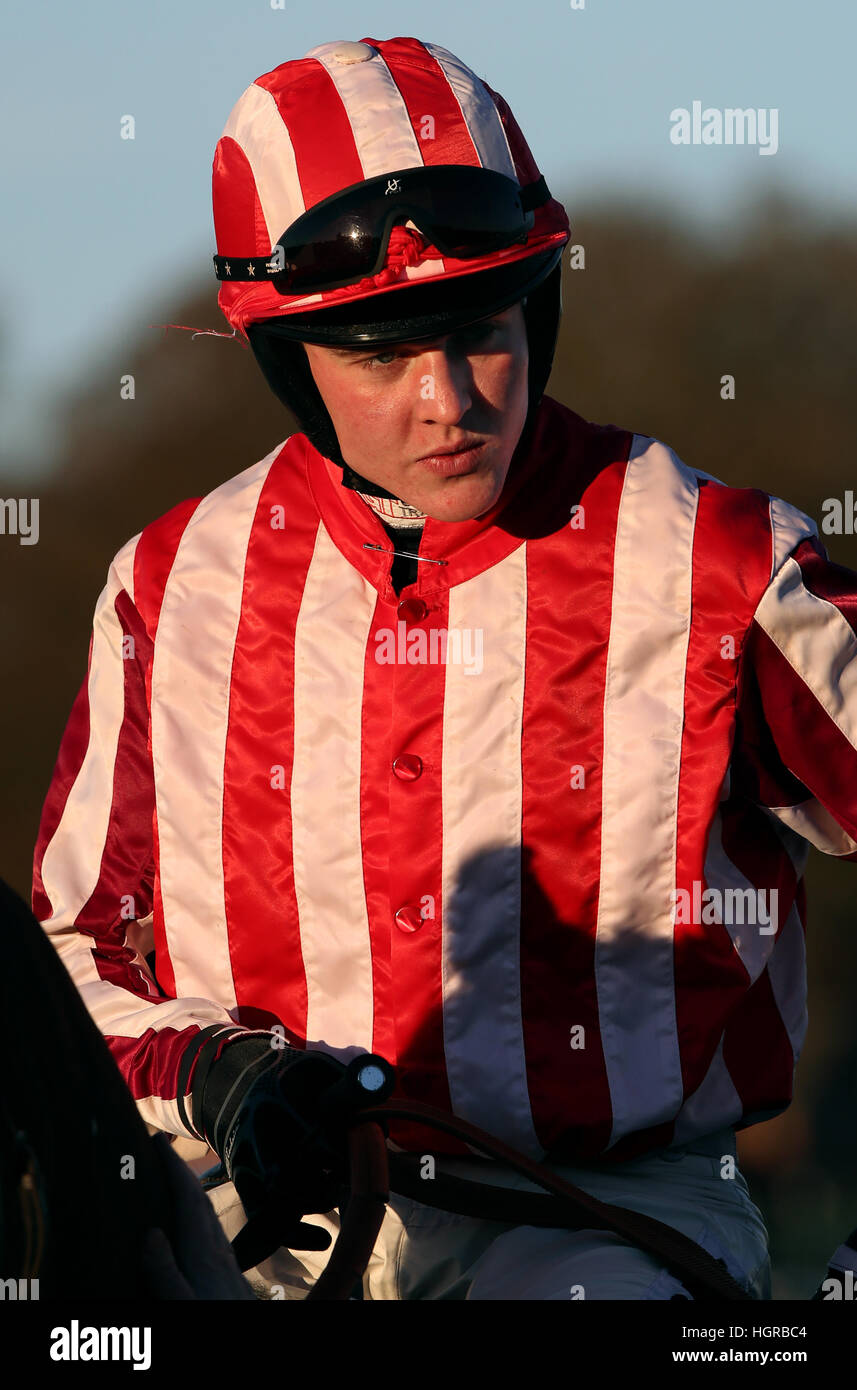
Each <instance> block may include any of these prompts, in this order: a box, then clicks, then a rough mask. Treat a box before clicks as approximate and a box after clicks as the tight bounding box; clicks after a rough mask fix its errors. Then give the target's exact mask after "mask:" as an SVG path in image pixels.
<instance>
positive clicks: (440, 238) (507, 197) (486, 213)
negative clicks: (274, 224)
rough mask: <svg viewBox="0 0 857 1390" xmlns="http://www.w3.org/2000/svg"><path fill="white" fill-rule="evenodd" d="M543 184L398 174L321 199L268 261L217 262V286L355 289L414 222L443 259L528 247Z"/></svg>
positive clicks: (489, 176)
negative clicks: (396, 234) (396, 233)
mask: <svg viewBox="0 0 857 1390" xmlns="http://www.w3.org/2000/svg"><path fill="white" fill-rule="evenodd" d="M550 196H551V195H550V193H549V191H548V186H547V184H546V183H545V180H544V178H543V177H541V178H538V179H536V180H535V182H534V183H530V184H527V185H526V186H525V187H524V188H521V187H520V186H519V185H518V184H517V183H516V182H515V180H514V179H511V178H508V177H507V176H506V174H498V173H497V172H496V171H495V170H493V169H482V168H480V167H471V166H469V165H463V164H433V165H428V166H421V167H418V168H415V169H397V170H394V171H393V172H392V173H390V174H381V175H379V177H378V178H374V179H367V180H365V182H363V183H353V184H351V185H350V186H349V187H348V188H345V189H343V190H342V191H341V192H339V193H334V194H332V195H331V196H330V197H329V198H323V199H322V201H321V202H320V203H316V204H315V205H314V207H311V208H309V209H308V211H307V212H305V213H303V214H302V215H301V216H300V217H299V218H298V219H297V221H296V222H293V223H292V225H291V227H289V229H288V231H286V232H284V233H283V235H282V236H281V237H280V239H279V241H278V242H277V244H276V246H274V247H273V248H272V251H271V254H270V256H249V257H248V256H215V257H214V258H213V259H214V271H215V275H216V276H217V279H218V280H238V281H244V280H250V281H263V282H268V283H270V284H272V285H273V286H274V288H275V289H276V290H277V291H278V293H280V294H283V295H294V294H304V293H306V294H310V293H312V292H314V291H318V290H335V289H339V288H341V287H342V286H344V285H353V284H354V283H355V282H356V281H358V280H362V279H363V278H364V277H365V276H369V275H377V274H378V272H379V271H380V270H381V268H382V267H383V265H384V258H385V256H386V254H387V247H388V244H389V241H390V231H391V229H392V227H393V225H394V223H403V222H407V221H408V220H410V221H412V222H414V223H415V224H416V226H417V227H418V228H419V230H420V232H421V233H422V234H423V235H424V236H425V237H426V239H427V241H428V243H429V244H430V245H432V246H436V247H437V249H438V251H439V252H440V253H441V255H443V256H454V257H456V258H457V259H460V260H470V259H473V258H474V257H477V256H485V255H490V253H491V252H492V251H499V250H501V249H502V248H503V247H505V246H513V245H515V244H516V243H517V242H520V243H524V242H526V240H527V236H528V234H529V232H530V231H531V230H532V227H533V223H534V221H535V218H534V215H533V209H534V208H536V207H539V206H541V204H542V203H546V202H547V201H548V200H549V198H550Z"/></svg>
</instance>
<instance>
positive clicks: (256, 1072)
mask: <svg viewBox="0 0 857 1390" xmlns="http://www.w3.org/2000/svg"><path fill="white" fill-rule="evenodd" d="M345 1072H346V1068H345V1067H344V1066H343V1065H342V1063H341V1062H338V1061H337V1060H336V1058H335V1057H331V1056H330V1055H329V1054H327V1053H325V1052H318V1051H306V1052H304V1051H299V1050H297V1049H296V1048H291V1047H276V1048H273V1047H271V1045H270V1041H269V1040H268V1039H266V1038H260V1037H258V1036H257V1037H252V1038H246V1039H237V1040H235V1041H233V1042H230V1043H228V1044H227V1045H226V1047H225V1048H224V1050H223V1052H222V1053H221V1056H220V1057H219V1058H218V1060H217V1062H215V1063H214V1064H213V1065H212V1066H211V1067H210V1069H209V1071H208V1074H207V1076H206V1078H205V1082H204V1085H203V1088H202V1094H201V1099H200V1101H199V1102H198V1104H197V1106H195V1108H194V1123H195V1125H196V1127H197V1128H198V1129H199V1130H200V1133H202V1134H204V1136H205V1138H206V1140H207V1141H208V1143H209V1144H210V1145H211V1147H212V1148H213V1149H214V1151H215V1153H216V1154H217V1155H218V1157H219V1158H220V1159H221V1161H222V1163H223V1166H224V1168H225V1170H226V1173H227V1175H228V1177H229V1179H230V1181H231V1182H233V1183H234V1185H235V1190H236V1192H237V1193H238V1196H239V1197H240V1198H241V1203H242V1205H243V1207H244V1210H245V1212H246V1214H247V1223H248V1224H247V1227H245V1228H244V1231H242V1232H241V1233H240V1237H236V1240H242V1238H243V1240H242V1249H241V1252H239V1249H238V1248H237V1247H236V1248H235V1253H236V1257H237V1258H238V1260H239V1264H241V1265H242V1268H248V1267H249V1265H248V1264H247V1263H245V1262H244V1259H243V1255H245V1254H247V1255H248V1258H249V1255H250V1254H252V1255H253V1258H250V1261H249V1262H250V1264H256V1263H258V1261H259V1259H261V1258H264V1256H263V1255H259V1254H258V1253H257V1252H258V1250H259V1249H260V1248H261V1247H262V1246H264V1247H265V1253H266V1254H270V1253H271V1251H272V1250H275V1249H276V1248H277V1247H278V1246H280V1245H285V1246H287V1247H288V1248H290V1249H298V1250H326V1249H327V1247H328V1246H329V1245H330V1236H329V1235H328V1233H327V1232H326V1231H324V1230H323V1229H322V1228H321V1227H319V1226H314V1225H312V1224H310V1223H307V1222H303V1221H301V1220H300V1217H301V1216H304V1215H306V1214H308V1213H310V1212H327V1211H331V1210H332V1209H333V1208H334V1207H336V1206H338V1205H339V1204H340V1202H341V1201H342V1195H343V1188H344V1184H345V1183H346V1181H347V1177H348V1149H347V1140H346V1134H345V1129H344V1127H341V1128H337V1126H336V1125H330V1126H327V1125H324V1124H323V1123H322V1120H323V1116H322V1112H321V1108H320V1102H321V1100H322V1097H323V1096H324V1095H325V1094H326V1093H327V1092H329V1091H330V1090H331V1088H332V1087H334V1086H336V1084H337V1083H338V1082H341V1081H342V1078H343V1077H344V1076H345ZM197 1110H198V1114H197ZM245 1233H246V1234H245ZM248 1241H249V1245H248ZM250 1246H252V1251H251V1250H250V1248H249V1247H250Z"/></svg>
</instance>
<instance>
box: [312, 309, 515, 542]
mask: <svg viewBox="0 0 857 1390" xmlns="http://www.w3.org/2000/svg"><path fill="white" fill-rule="evenodd" d="M304 347H305V349H306V354H307V358H308V360H309V365H310V370H311V371H312V375H313V379H314V381H315V384H316V386H317V387H318V389H319V391H320V393H321V396H322V399H323V401H324V404H325V405H326V407H327V409H328V412H329V414H330V418H331V420H332V421H333V427H334V429H335V430H336V435H337V438H338V440H339V446H340V449H341V450H342V456H343V458H344V459H346V460H347V461H348V463H349V464H350V466H351V467H352V468H353V469H355V470H356V472H358V473H360V474H362V476H363V477H364V478H369V479H371V481H372V482H373V483H378V484H380V486H381V487H383V488H386V489H387V491H388V492H392V493H393V494H394V495H395V496H396V497H400V498H401V499H402V501H403V502H408V503H409V504H410V505H411V506H412V507H416V508H418V510H419V511H421V512H425V514H426V515H427V516H430V517H435V518H436V519H437V520H438V521H466V520H467V519H468V518H470V517H476V516H481V515H482V513H483V512H486V511H488V510H489V508H490V507H492V506H493V505H494V503H495V502H496V501H497V499H498V497H499V496H500V493H501V492H502V490H503V484H504V483H505V481H506V474H507V473H508V471H509V464H510V463H511V461H512V455H513V453H514V452H515V447H516V445H517V443H518V440H519V439H520V437H521V431H522V430H523V427H524V421H525V420H526V417H527V403H528V394H527V391H528V387H527V365H528V360H529V358H528V351H527V330H526V323H525V320H524V311H523V308H522V306H521V304H520V303H518V304H513V305H512V307H511V308H510V309H505V310H504V311H503V312H502V313H500V314H496V315H494V316H493V317H492V318H488V319H482V320H480V321H479V322H478V323H476V324H469V325H468V326H467V327H466V328H461V329H458V331H457V332H455V333H447V334H445V335H443V336H441V337H438V338H433V339H431V340H429V341H425V340H424V341H421V342H420V341H414V342H410V343H393V344H391V345H390V346H389V348H384V347H383V346H381V347H377V346H376V347H374V348H330V347H319V346H318V345H316V344H315V343H305V344H304ZM482 441H484V443H482V447H481V448H480V449H479V450H478V451H477V452H476V453H475V454H473V456H472V457H470V458H468V459H467V460H466V467H467V471H466V472H462V473H459V474H458V475H452V476H445V475H444V474H443V473H441V472H438V471H437V470H436V468H433V467H432V466H431V465H430V464H428V463H426V462H424V461H422V460H423V459H424V456H425V455H426V454H430V453H431V451H432V449H437V448H444V447H446V448H449V447H451V446H458V445H462V444H471V443H476V442H482ZM448 462H450V463H451V462H452V460H451V459H450V460H448Z"/></svg>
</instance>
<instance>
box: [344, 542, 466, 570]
mask: <svg viewBox="0 0 857 1390" xmlns="http://www.w3.org/2000/svg"><path fill="white" fill-rule="evenodd" d="M363 549H364V550H383V552H384V554H385V555H406V556H407V558H408V559H409V560H424V561H425V562H426V564H429V565H448V564H449V561H448V560H432V558H431V557H430V556H429V555H417V553H416V551H414V550H388V549H387V547H386V546H385V545H373V544H372V542H371V541H364V542H363Z"/></svg>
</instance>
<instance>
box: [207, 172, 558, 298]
mask: <svg viewBox="0 0 857 1390" xmlns="http://www.w3.org/2000/svg"><path fill="white" fill-rule="evenodd" d="M550 196H551V195H550V190H549V189H548V186H547V184H546V182H545V177H544V174H542V175H540V177H539V178H537V179H535V180H534V182H533V183H528V184H525V185H524V186H523V187H522V189H521V207H522V208H523V210H524V212H532V211H533V210H534V209H535V208H538V207H541V205H542V204H543V203H546V202H548V201H549V199H550ZM212 260H213V261H214V274H215V275H216V277H217V279H218V280H251V281H252V280H256V281H265V280H273V279H274V276H275V275H280V274H281V273H282V270H283V265H282V264H281V262H280V261H278V260H277V258H276V256H275V255H274V253H273V252H271V253H270V254H269V255H267V256H212Z"/></svg>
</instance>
